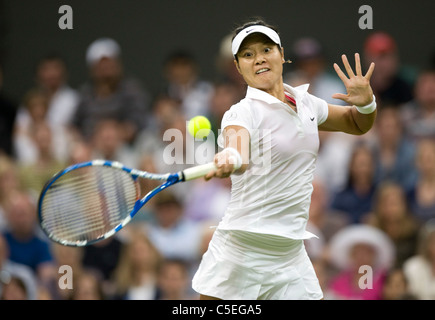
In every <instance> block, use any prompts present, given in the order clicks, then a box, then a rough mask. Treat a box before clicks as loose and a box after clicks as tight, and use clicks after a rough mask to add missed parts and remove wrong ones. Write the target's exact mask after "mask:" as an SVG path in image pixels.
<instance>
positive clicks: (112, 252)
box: [82, 233, 125, 294]
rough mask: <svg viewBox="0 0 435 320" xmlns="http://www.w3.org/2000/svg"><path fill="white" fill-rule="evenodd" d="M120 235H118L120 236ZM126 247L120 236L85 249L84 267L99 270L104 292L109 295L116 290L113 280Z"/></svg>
mask: <svg viewBox="0 0 435 320" xmlns="http://www.w3.org/2000/svg"><path fill="white" fill-rule="evenodd" d="M120 234H121V233H118V235H120ZM124 247H125V244H124V243H123V242H122V241H121V240H120V239H118V236H114V237H110V238H108V239H105V240H102V241H98V242H96V243H94V244H92V245H90V246H86V247H84V250H83V260H82V263H83V267H84V268H86V269H92V270H97V271H98V272H99V273H101V276H102V279H101V281H102V282H103V284H102V286H103V290H104V291H105V292H107V294H112V293H113V291H114V290H115V288H113V283H112V280H113V277H114V276H115V270H116V268H117V267H118V265H119V263H120V261H121V259H122V256H121V254H122V250H124Z"/></svg>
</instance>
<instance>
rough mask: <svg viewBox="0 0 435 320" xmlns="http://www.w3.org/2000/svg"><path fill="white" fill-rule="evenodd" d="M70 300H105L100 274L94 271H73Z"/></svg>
mask: <svg viewBox="0 0 435 320" xmlns="http://www.w3.org/2000/svg"><path fill="white" fill-rule="evenodd" d="M70 299H71V300H105V295H104V292H103V288H102V282H101V279H100V275H99V274H98V273H96V272H94V271H90V270H85V271H83V272H81V273H80V274H77V275H76V274H75V273H74V284H73V289H72V292H71V298H70Z"/></svg>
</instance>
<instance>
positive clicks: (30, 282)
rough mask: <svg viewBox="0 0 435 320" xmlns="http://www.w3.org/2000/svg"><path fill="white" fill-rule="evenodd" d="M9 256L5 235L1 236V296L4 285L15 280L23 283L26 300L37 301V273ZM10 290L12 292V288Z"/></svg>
mask: <svg viewBox="0 0 435 320" xmlns="http://www.w3.org/2000/svg"><path fill="white" fill-rule="evenodd" d="M8 256H9V248H8V244H7V242H6V239H5V238H4V237H3V235H2V234H0V295H2V291H3V285H4V284H8V283H9V282H10V281H11V279H12V278H14V279H20V280H21V281H22V284H23V287H24V290H23V291H24V293H25V297H24V299H25V300H36V299H37V278H36V275H35V273H34V272H33V271H32V269H30V268H29V267H28V266H25V265H23V264H20V263H16V262H13V261H11V260H10V259H9V258H8ZM9 289H10V290H11V291H12V287H11V288H9ZM7 296H9V294H7Z"/></svg>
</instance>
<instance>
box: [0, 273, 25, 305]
mask: <svg viewBox="0 0 435 320" xmlns="http://www.w3.org/2000/svg"><path fill="white" fill-rule="evenodd" d="M0 280H1V279H0ZM0 300H28V294H27V288H26V285H25V284H24V281H23V280H21V279H20V278H18V277H14V276H11V277H9V278H8V279H7V280H6V282H5V283H4V284H3V290H2V291H1V295H0Z"/></svg>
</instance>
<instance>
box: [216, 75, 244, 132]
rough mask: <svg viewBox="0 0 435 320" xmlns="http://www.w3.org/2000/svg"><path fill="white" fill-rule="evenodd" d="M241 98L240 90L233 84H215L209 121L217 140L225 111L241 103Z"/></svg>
mask: <svg viewBox="0 0 435 320" xmlns="http://www.w3.org/2000/svg"><path fill="white" fill-rule="evenodd" d="M241 98H242V97H241V96H240V92H239V90H238V88H237V87H236V85H234V84H233V83H230V82H219V83H215V84H214V86H213V94H212V96H211V100H210V110H209V120H210V123H211V129H212V131H213V133H214V137H215V138H217V137H218V134H219V129H220V127H221V122H222V117H223V116H224V113H225V111H227V110H228V109H229V108H230V107H231V106H232V105H234V104H236V103H237V102H239V101H240V100H241Z"/></svg>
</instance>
